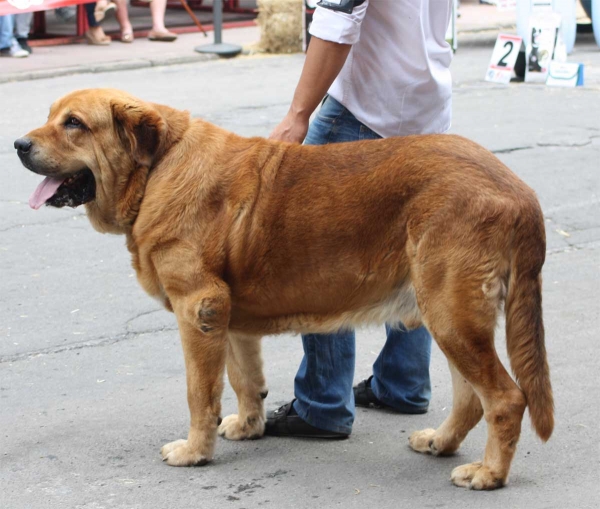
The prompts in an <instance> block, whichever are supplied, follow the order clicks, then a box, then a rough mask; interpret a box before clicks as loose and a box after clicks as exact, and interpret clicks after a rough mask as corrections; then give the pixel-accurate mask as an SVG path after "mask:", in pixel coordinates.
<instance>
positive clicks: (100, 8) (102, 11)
mask: <svg viewBox="0 0 600 509" xmlns="http://www.w3.org/2000/svg"><path fill="white" fill-rule="evenodd" d="M116 8H117V5H116V4H115V3H113V2H108V3H97V4H96V8H95V9H94V19H95V20H96V23H100V22H101V21H102V20H103V19H104V18H105V17H106V13H107V12H110V11H114V10H115V9H116Z"/></svg>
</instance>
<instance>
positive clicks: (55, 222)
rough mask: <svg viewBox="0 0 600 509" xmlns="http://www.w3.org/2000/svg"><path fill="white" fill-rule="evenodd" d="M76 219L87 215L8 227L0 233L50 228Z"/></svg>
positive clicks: (0, 230)
mask: <svg viewBox="0 0 600 509" xmlns="http://www.w3.org/2000/svg"><path fill="white" fill-rule="evenodd" d="M76 217H86V214H75V215H73V216H69V217H61V218H58V219H55V220H53V221H45V222H42V223H23V224H15V225H12V226H8V227H7V228H2V229H0V233H4V232H8V231H10V230H16V229H17V228H28V227H30V226H49V225H53V224H58V223H66V222H68V221H73V218H76Z"/></svg>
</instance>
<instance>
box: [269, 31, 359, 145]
mask: <svg viewBox="0 0 600 509" xmlns="http://www.w3.org/2000/svg"><path fill="white" fill-rule="evenodd" d="M351 47H352V45H351V44H339V43H337V42H330V41H325V40H323V39H319V38H318V37H315V36H313V37H312V38H311V40H310V44H309V45H308V51H307V53H306V60H305V61H304V67H303V68H302V74H301V76H300V81H299V82H298V85H297V87H296V91H295V92H294V99H293V100H292V104H291V106H290V109H289V111H288V113H287V115H286V116H285V118H284V119H283V121H282V122H281V123H280V124H279V125H278V126H277V127H276V128H275V129H274V130H273V132H272V133H271V136H269V139H271V140H280V141H289V142H292V143H302V141H303V140H304V138H305V137H306V133H307V132H308V122H309V120H310V116H311V114H312V112H313V111H315V109H316V108H317V106H318V105H319V103H320V102H321V101H322V100H323V97H325V94H326V93H327V90H329V87H330V86H331V84H332V83H333V81H334V80H335V78H336V77H337V75H338V74H339V72H340V71H341V70H342V67H344V63H345V62H346V58H348V53H350V48H351Z"/></svg>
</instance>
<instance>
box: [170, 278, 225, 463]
mask: <svg viewBox="0 0 600 509" xmlns="http://www.w3.org/2000/svg"><path fill="white" fill-rule="evenodd" d="M172 302H173V307H174V310H175V314H176V316H177V321H178V323H179V330H180V333H181V343H182V346H183V354H184V357H185V369H186V379H187V398H188V405H189V409H190V430H189V433H188V438H187V440H177V441H175V442H171V443H168V444H166V445H165V446H163V447H162V449H161V451H160V452H161V455H162V457H163V460H164V461H166V462H167V463H168V464H169V465H172V466H190V465H204V464H206V463H207V462H209V461H211V460H212V458H213V453H214V447H215V441H216V436H217V426H218V424H219V416H220V413H221V393H222V392H223V372H224V368H225V359H226V356H227V325H228V322H229V295H228V293H227V292H226V291H223V290H220V289H219V287H217V286H215V287H213V288H211V289H210V290H207V291H202V292H196V293H193V294H192V295H186V296H177V295H176V296H174V297H173V298H172Z"/></svg>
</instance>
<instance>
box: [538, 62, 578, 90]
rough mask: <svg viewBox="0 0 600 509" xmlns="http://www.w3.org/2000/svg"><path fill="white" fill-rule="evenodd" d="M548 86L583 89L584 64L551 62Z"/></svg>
mask: <svg viewBox="0 0 600 509" xmlns="http://www.w3.org/2000/svg"><path fill="white" fill-rule="evenodd" d="M546 85H548V86H551V87H582V86H583V64H578V63H567V62H550V68H549V70H548V79H547V80H546Z"/></svg>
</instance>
